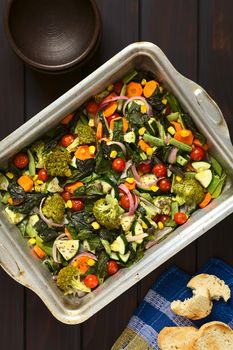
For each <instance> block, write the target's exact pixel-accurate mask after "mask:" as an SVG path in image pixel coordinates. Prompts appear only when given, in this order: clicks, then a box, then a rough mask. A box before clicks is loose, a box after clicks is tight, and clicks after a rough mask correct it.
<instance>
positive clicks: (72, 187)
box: [65, 181, 83, 193]
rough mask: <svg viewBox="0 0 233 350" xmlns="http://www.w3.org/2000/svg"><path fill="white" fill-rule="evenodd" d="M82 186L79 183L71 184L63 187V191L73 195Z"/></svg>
mask: <svg viewBox="0 0 233 350" xmlns="http://www.w3.org/2000/svg"><path fill="white" fill-rule="evenodd" d="M81 186H83V183H82V182H81V181H76V182H73V183H72V184H69V185H66V186H65V191H67V192H70V193H73V192H74V191H75V190H76V189H77V188H79V187H81Z"/></svg>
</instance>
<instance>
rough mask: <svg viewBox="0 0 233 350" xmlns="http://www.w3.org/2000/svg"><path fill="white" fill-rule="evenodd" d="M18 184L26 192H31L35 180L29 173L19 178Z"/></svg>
mask: <svg viewBox="0 0 233 350" xmlns="http://www.w3.org/2000/svg"><path fill="white" fill-rule="evenodd" d="M17 182H18V184H19V186H21V187H22V188H23V189H24V191H25V192H30V191H31V189H32V187H33V184H34V183H33V181H32V179H31V178H30V177H29V176H28V175H22V176H20V178H19V179H18V181H17Z"/></svg>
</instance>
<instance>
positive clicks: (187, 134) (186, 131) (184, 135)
mask: <svg viewBox="0 0 233 350" xmlns="http://www.w3.org/2000/svg"><path fill="white" fill-rule="evenodd" d="M189 134H190V132H189V131H188V130H181V132H180V135H181V136H182V137H187V136H189Z"/></svg>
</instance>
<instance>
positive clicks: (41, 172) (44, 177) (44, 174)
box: [38, 169, 49, 182]
mask: <svg viewBox="0 0 233 350" xmlns="http://www.w3.org/2000/svg"><path fill="white" fill-rule="evenodd" d="M38 179H39V180H41V181H43V182H46V181H48V179H49V175H48V173H47V171H46V170H45V169H40V170H39V171H38Z"/></svg>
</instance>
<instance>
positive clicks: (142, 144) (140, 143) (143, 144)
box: [138, 140, 150, 152]
mask: <svg viewBox="0 0 233 350" xmlns="http://www.w3.org/2000/svg"><path fill="white" fill-rule="evenodd" d="M138 146H139V147H140V148H141V150H143V152H146V151H147V150H148V148H150V145H148V143H146V142H145V141H144V140H139V141H138Z"/></svg>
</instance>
